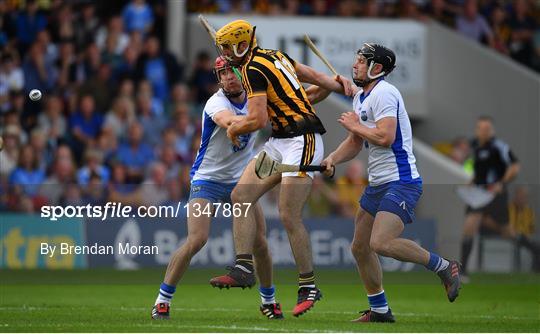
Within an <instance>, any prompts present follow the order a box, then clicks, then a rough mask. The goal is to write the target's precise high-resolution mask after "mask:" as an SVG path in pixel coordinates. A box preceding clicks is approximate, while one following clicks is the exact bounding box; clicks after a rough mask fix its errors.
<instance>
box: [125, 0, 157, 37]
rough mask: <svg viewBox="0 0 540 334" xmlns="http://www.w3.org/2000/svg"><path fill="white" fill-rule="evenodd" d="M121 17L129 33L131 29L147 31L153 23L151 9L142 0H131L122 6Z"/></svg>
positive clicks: (141, 31)
mask: <svg viewBox="0 0 540 334" xmlns="http://www.w3.org/2000/svg"><path fill="white" fill-rule="evenodd" d="M122 18H123V19H124V25H125V27H126V31H127V32H129V33H131V32H132V31H138V32H140V33H147V32H149V31H150V29H151V28H152V24H153V23H154V14H153V13H152V9H151V8H150V6H148V5H147V4H146V2H145V1H144V0H132V1H131V2H130V3H129V4H128V5H126V6H125V7H124V10H123V11H122Z"/></svg>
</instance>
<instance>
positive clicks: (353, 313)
mask: <svg viewBox="0 0 540 334" xmlns="http://www.w3.org/2000/svg"><path fill="white" fill-rule="evenodd" d="M120 309H124V310H133V311H147V310H148V309H147V308H144V307H121V308H120ZM172 310H179V311H186V312H200V311H216V312H227V311H230V312H246V311H250V309H247V308H243V309H241V308H236V309H232V308H231V309H230V308H184V307H173V308H172ZM313 312H315V313H320V314H343V315H356V314H359V312H353V311H351V312H347V311H321V310H317V311H313ZM285 313H290V312H287V311H285ZM394 315H397V316H402V317H419V316H421V317H435V318H436V317H444V318H447V317H448V315H447V314H431V313H412V312H403V313H400V312H398V313H394ZM451 316H452V317H457V318H462V319H511V320H537V319H538V318H535V317H517V316H506V315H501V316H497V315H459V314H457V315H451Z"/></svg>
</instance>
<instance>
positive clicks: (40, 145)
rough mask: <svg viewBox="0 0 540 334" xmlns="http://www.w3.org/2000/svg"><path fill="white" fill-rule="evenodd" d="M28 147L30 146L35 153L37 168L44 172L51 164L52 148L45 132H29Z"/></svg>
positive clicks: (39, 130) (36, 130)
mask: <svg viewBox="0 0 540 334" xmlns="http://www.w3.org/2000/svg"><path fill="white" fill-rule="evenodd" d="M30 145H32V147H33V148H34V152H35V153H36V157H37V159H38V161H39V168H40V169H43V170H46V169H47V166H50V164H51V163H52V162H53V158H54V147H52V146H51V145H50V143H49V142H48V140H47V136H46V134H45V132H44V131H42V130H41V129H39V128H34V129H33V130H32V131H31V132H30Z"/></svg>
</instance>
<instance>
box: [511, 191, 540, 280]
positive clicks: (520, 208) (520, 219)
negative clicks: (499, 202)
mask: <svg viewBox="0 0 540 334" xmlns="http://www.w3.org/2000/svg"><path fill="white" fill-rule="evenodd" d="M508 213H509V217H510V227H511V228H512V232H513V234H514V236H515V238H516V240H517V242H518V244H519V245H520V246H522V247H525V248H527V249H528V250H529V251H530V252H531V255H532V257H533V270H534V271H536V272H539V271H540V245H538V243H536V242H534V241H533V239H532V236H533V233H534V210H533V208H531V206H530V204H529V191H528V189H527V188H526V187H525V186H519V187H517V188H516V190H515V192H514V197H513V198H512V201H511V202H510V205H509V207H508Z"/></svg>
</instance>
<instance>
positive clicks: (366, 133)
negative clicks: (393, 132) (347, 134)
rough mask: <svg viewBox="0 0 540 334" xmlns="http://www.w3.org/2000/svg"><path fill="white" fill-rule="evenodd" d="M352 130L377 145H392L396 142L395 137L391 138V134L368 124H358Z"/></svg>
mask: <svg viewBox="0 0 540 334" xmlns="http://www.w3.org/2000/svg"><path fill="white" fill-rule="evenodd" d="M351 132H352V133H354V134H355V135H357V136H359V137H361V138H364V139H365V140H367V141H368V143H370V144H373V145H377V146H383V147H390V146H391V145H392V144H393V142H394V138H391V136H389V135H388V134H387V133H386V132H385V131H382V130H381V129H379V128H368V127H367V126H363V125H361V124H357V125H356V126H355V127H354V128H353V129H351Z"/></svg>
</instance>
